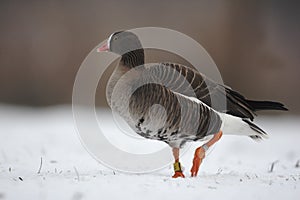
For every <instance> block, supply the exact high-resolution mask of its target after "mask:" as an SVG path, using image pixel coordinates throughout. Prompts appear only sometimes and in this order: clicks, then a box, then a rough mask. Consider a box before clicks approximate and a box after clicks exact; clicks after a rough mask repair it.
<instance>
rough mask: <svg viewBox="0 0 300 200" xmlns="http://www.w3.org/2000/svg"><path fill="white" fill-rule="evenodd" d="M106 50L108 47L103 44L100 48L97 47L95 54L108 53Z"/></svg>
mask: <svg viewBox="0 0 300 200" xmlns="http://www.w3.org/2000/svg"><path fill="white" fill-rule="evenodd" d="M108 50H109V48H108V45H107V43H105V44H104V45H102V46H101V47H99V48H98V49H97V52H101V51H108Z"/></svg>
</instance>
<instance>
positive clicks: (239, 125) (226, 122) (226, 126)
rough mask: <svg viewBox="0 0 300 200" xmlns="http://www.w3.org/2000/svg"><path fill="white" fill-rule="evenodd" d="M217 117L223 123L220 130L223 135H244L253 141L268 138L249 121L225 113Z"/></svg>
mask: <svg viewBox="0 0 300 200" xmlns="http://www.w3.org/2000/svg"><path fill="white" fill-rule="evenodd" d="M219 115H220V117H221V118H222V122H223V123H222V127H221V130H222V131H223V133H224V134H225V135H244V136H249V137H250V138H251V139H253V140H255V141H260V140H262V139H266V138H268V134H267V133H266V132H265V131H263V130H262V129H261V128H259V127H258V126H257V125H255V124H254V123H253V122H251V121H250V120H249V119H241V118H239V117H235V116H233V115H230V114H225V113H219Z"/></svg>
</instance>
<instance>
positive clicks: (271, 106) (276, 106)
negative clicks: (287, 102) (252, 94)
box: [246, 100, 288, 111]
mask: <svg viewBox="0 0 300 200" xmlns="http://www.w3.org/2000/svg"><path fill="white" fill-rule="evenodd" d="M246 101H247V103H248V104H249V105H250V106H251V107H252V108H253V110H254V111H259V110H286V111H287V110H288V109H287V108H286V107H284V105H283V104H282V103H279V102H273V101H253V100H246Z"/></svg>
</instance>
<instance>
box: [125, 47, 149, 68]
mask: <svg viewBox="0 0 300 200" xmlns="http://www.w3.org/2000/svg"><path fill="white" fill-rule="evenodd" d="M121 62H122V64H123V65H125V66H127V67H130V68H134V67H137V66H139V65H144V64H145V56H144V50H143V49H136V50H134V51H130V52H127V53H125V54H123V55H122V58H121Z"/></svg>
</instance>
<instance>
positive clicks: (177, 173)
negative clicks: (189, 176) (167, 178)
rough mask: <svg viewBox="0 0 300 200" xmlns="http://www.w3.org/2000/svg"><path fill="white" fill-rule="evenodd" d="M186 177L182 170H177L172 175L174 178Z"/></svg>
mask: <svg viewBox="0 0 300 200" xmlns="http://www.w3.org/2000/svg"><path fill="white" fill-rule="evenodd" d="M178 177H181V178H185V176H184V174H183V173H182V172H175V174H174V175H173V176H172V178H178Z"/></svg>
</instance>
